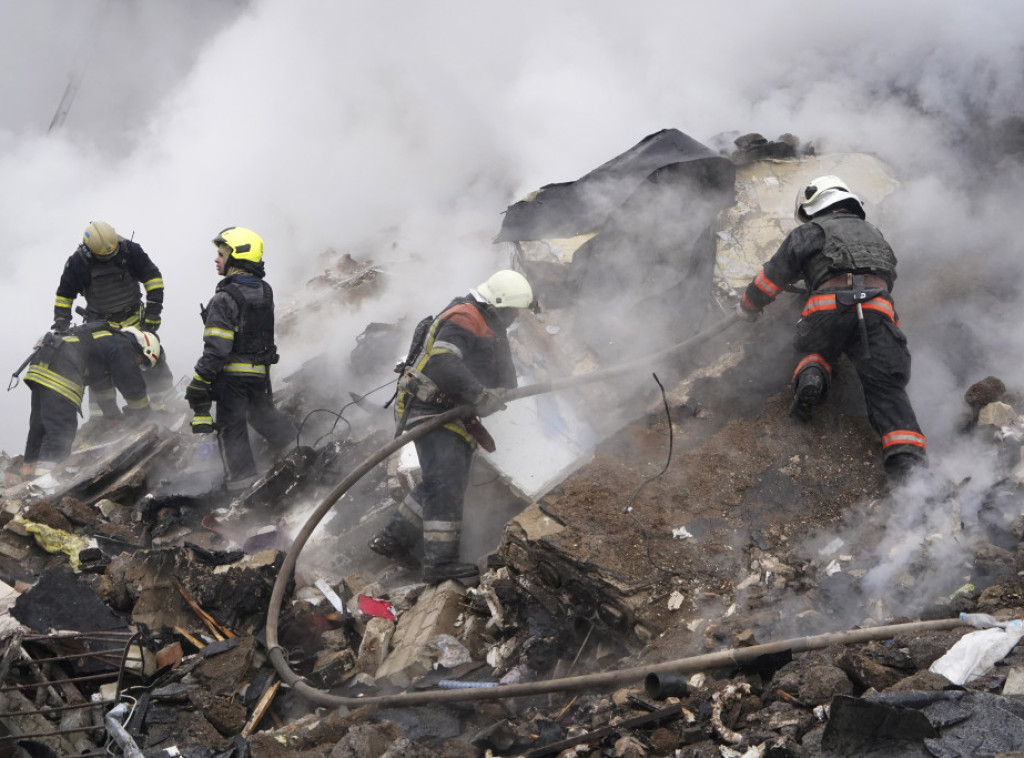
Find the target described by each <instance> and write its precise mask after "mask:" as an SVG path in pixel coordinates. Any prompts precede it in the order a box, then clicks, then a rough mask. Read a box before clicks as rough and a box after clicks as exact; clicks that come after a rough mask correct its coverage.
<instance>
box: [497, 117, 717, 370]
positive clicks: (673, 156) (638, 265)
mask: <svg viewBox="0 0 1024 758" xmlns="http://www.w3.org/2000/svg"><path fill="white" fill-rule="evenodd" d="M734 178H735V167H734V165H733V163H732V162H731V161H730V160H729V159H728V158H725V157H723V156H721V155H719V154H717V153H715V152H714V151H713V150H711V149H710V148H708V147H706V146H705V145H702V144H701V143H699V142H697V141H696V140H694V139H692V138H691V137H689V136H687V135H685V134H683V133H682V132H680V131H678V130H676V129H663V130H662V131H659V132H656V133H655V134H651V135H649V136H647V137H645V138H644V139H643V140H641V141H640V142H639V143H638V144H637V145H635V146H633V147H632V148H630V149H629V150H627V151H626V152H624V153H622V154H621V155H619V156H617V157H615V158H613V159H612V160H610V161H608V162H607V163H605V164H603V165H601V166H599V167H598V168H596V169H594V170H593V171H591V172H590V173H588V174H587V175H585V176H583V177H581V178H580V179H578V180H576V181H574V182H566V183H560V184H548V185H545V186H544V187H542V188H541V189H540V190H538V191H537V192H536V193H534V194H533V195H531V196H530V197H529V198H527V199H525V200H522V201H520V202H518V203H515V204H513V205H511V206H510V207H509V208H508V209H507V211H506V213H505V218H504V221H503V223H502V228H501V230H500V232H499V233H498V235H497V237H496V238H495V242H507V243H510V244H511V245H512V246H513V248H514V257H515V258H516V260H517V261H518V263H519V264H520V266H521V267H522V269H523V271H524V272H525V273H526V275H527V276H528V277H529V278H530V280H531V282H533V283H534V284H535V286H536V287H537V289H538V291H539V293H540V296H541V301H542V304H544V305H547V306H549V307H551V306H552V305H553V306H555V307H557V306H558V305H559V304H561V303H567V302H572V303H573V305H574V310H575V318H576V323H577V324H578V325H579V332H580V335H579V336H580V337H581V338H582V340H583V341H584V342H585V343H586V345H587V346H588V347H589V348H590V349H591V350H593V351H594V352H595V353H596V354H597V355H598V356H599V359H600V362H602V363H617V362H620V361H622V360H623V359H624V358H628V357H633V356H636V355H642V354H644V353H645V352H650V351H652V350H657V349H659V348H662V347H664V346H666V345H669V344H673V343H675V342H678V341H679V339H680V338H683V337H686V336H688V335H689V334H690V333H692V332H695V331H697V330H698V329H699V327H700V325H701V322H702V320H703V317H704V316H705V311H706V308H707V305H708V298H709V294H710V292H711V284H712V275H713V271H714V261H715V243H714V240H715V237H714V224H715V220H716V215H717V213H718V212H719V210H721V209H722V208H724V207H727V206H729V205H731V204H732V201H733V183H734ZM566 264H568V265H566ZM638 325H639V326H640V329H638Z"/></svg>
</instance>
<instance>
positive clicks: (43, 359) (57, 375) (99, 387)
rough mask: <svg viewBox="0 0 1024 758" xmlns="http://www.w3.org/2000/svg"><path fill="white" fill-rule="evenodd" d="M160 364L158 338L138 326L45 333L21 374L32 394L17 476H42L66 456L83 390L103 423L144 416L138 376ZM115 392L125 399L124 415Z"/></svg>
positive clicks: (99, 326)
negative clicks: (94, 401) (91, 395)
mask: <svg viewBox="0 0 1024 758" xmlns="http://www.w3.org/2000/svg"><path fill="white" fill-rule="evenodd" d="M159 359H160V342H159V341H158V340H157V338H156V336H155V335H153V334H151V333H149V332H143V331H141V330H139V329H138V328H136V327H125V328H124V329H120V330H118V329H111V328H110V327H109V325H108V324H107V323H106V322H102V321H100V322H92V323H88V324H83V325H82V326H77V327H74V328H72V329H69V330H68V331H66V332H65V333H64V334H62V335H58V334H55V333H53V332H47V334H46V335H44V336H43V338H42V339H41V340H40V341H39V343H38V345H37V347H36V348H35V352H34V353H33V355H32V358H31V359H30V361H29V366H28V371H27V372H26V373H25V384H27V385H28V386H29V388H30V389H31V390H32V412H31V414H30V416H29V430H28V439H27V440H26V442H25V455H24V460H23V464H22V470H21V475H22V476H23V477H30V476H42V475H43V474H45V473H48V472H49V471H51V470H52V469H53V467H54V466H56V465H57V464H58V463H60V462H61V461H63V460H64V459H65V458H67V457H68V455H70V453H71V446H72V443H73V442H74V439H75V434H76V433H77V432H78V417H79V415H81V413H82V397H83V395H84V394H85V388H86V387H89V388H90V389H91V390H92V391H93V393H94V396H95V397H96V399H97V402H98V405H99V408H100V412H101V413H102V416H103V418H105V419H112V420H119V419H121V418H123V417H125V416H127V417H131V418H135V419H142V418H145V417H146V416H148V415H149V412H150V408H149V398H148V396H147V392H146V380H145V378H144V377H143V373H142V372H143V370H148V369H150V368H152V367H153V366H155V365H156V363H157V361H158V360H159ZM115 388H116V390H117V391H118V392H120V393H121V395H122V396H123V397H124V398H125V402H126V406H125V409H124V413H123V414H122V411H121V410H120V409H119V408H118V407H117V401H116V395H115Z"/></svg>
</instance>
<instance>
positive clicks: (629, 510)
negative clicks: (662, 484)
mask: <svg viewBox="0 0 1024 758" xmlns="http://www.w3.org/2000/svg"><path fill="white" fill-rule="evenodd" d="M651 376H653V377H654V381H656V382H657V383H658V388H659V389H660V390H661V402H662V403H663V404H664V406H665V418H666V420H667V421H668V457H667V458H666V459H665V465H664V466H663V467H662V469H661V471H659V472H658V473H657V474H654V475H652V476H649V477H647V478H646V479H644V480H643V481H642V482H640V484H639V486H637V488H636V490H634V491H633V494H632V495H631V496H630V498H629V500H628V501H627V502H626V506H625V507H624V508H623V509H622V512H623V513H625V514H626V515H627V516H629V517H630V518H631V519H633V523H634V524H636V527H637V529H639V530H640V534H642V535H643V538H644V549H645V550H646V551H647V560H648V561H649V562H650V564H651V565H652V566H654V568H656V569H658V570H659V571H662V572H664V573H666V574H672V575H673V576H681V572H679V571H676V570H675V569H671V568H668V567H667V566H662V565H661V564H659V563H658V562H657V561H655V560H654V556H653V555H651V536H650V534H648V533H647V530H646V529H644V525H643V524H641V523H640V519H638V518H637V517H636V514H634V513H633V501H634V500H636V496H637V495H639V494H640V490H642V489H643V488H644V487H646V486H647V485H648V484H650V483H651V482H653V481H654V480H655V479H657V478H658V477H660V476H662V475H663V474H664V473H665V472H666V471H668V466H669V464H670V463H671V462H672V447H673V433H672V411H671V409H670V408H669V407H668V398H667V397H666V396H665V386H664V385H663V384H662V383H661V380H660V379H658V375H657V374H651Z"/></svg>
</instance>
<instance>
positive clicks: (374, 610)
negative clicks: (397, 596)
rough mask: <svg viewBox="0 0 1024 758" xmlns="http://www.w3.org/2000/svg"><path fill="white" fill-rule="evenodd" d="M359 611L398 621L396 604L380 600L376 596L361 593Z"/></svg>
mask: <svg viewBox="0 0 1024 758" xmlns="http://www.w3.org/2000/svg"><path fill="white" fill-rule="evenodd" d="M356 607H357V608H358V609H359V612H360V613H362V614H365V615H367V616H377V617H379V618H382V619H388V620H390V621H396V620H397V618H396V616H395V609H394V606H392V605H391V603H389V602H388V601H387V600H378V599H377V598H375V597H367V596H366V595H360V596H359V601H358V605H357V606H356Z"/></svg>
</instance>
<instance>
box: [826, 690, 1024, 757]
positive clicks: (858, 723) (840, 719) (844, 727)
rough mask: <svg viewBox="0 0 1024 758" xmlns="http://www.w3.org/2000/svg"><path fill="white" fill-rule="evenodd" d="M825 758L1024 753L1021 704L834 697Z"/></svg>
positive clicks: (960, 698)
mask: <svg viewBox="0 0 1024 758" xmlns="http://www.w3.org/2000/svg"><path fill="white" fill-rule="evenodd" d="M821 746H822V748H823V753H822V754H823V755H825V756H837V757H838V756H849V755H857V756H861V758H883V756H884V757H885V758H911V757H913V758H917V756H921V757H922V758H960V757H961V756H986V755H996V754H998V753H1006V752H1011V751H1020V750H1024V702H1021V701H1020V700H1015V699H1013V698H1007V697H1003V696H1002V695H993V694H990V693H987V692H977V691H975V690H943V691H940V692H882V693H879V694H876V695H869V696H867V697H864V698H855V697H848V696H845V695H842V696H836V697H835V698H833V699H832V706H831V710H830V715H829V722H828V725H827V726H826V727H825V732H824V735H823V736H822V741H821Z"/></svg>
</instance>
